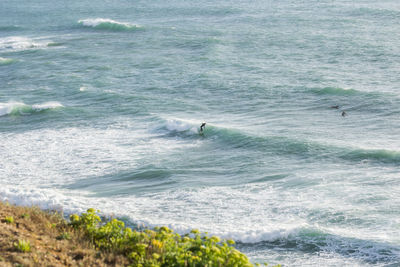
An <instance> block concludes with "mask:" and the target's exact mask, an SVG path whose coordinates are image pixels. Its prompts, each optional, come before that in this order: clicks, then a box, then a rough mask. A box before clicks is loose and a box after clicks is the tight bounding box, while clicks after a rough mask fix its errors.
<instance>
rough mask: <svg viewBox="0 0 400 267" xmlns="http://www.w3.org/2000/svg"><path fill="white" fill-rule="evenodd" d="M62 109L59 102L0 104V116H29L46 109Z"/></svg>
mask: <svg viewBox="0 0 400 267" xmlns="http://www.w3.org/2000/svg"><path fill="white" fill-rule="evenodd" d="M60 107H63V105H62V104H60V103H59V102H46V103H42V104H35V105H27V104H24V103H22V102H8V103H0V116H6V115H30V114H33V113H36V112H41V111H44V110H48V109H56V108H60Z"/></svg>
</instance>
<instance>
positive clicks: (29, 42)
mask: <svg viewBox="0 0 400 267" xmlns="http://www.w3.org/2000/svg"><path fill="white" fill-rule="evenodd" d="M52 43H53V42H51V41H50V40H46V38H29V37H24V36H10V37H4V38H0V51H7V52H8V51H23V50H30V49H40V48H45V47H48V46H49V44H52Z"/></svg>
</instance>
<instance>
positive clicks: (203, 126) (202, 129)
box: [200, 122, 206, 133]
mask: <svg viewBox="0 0 400 267" xmlns="http://www.w3.org/2000/svg"><path fill="white" fill-rule="evenodd" d="M205 127H206V123H205V122H203V123H202V124H201V125H200V133H203V131H204V128H205Z"/></svg>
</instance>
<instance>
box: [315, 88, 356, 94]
mask: <svg viewBox="0 0 400 267" xmlns="http://www.w3.org/2000/svg"><path fill="white" fill-rule="evenodd" d="M312 91H313V92H314V93H316V94H318V95H339V96H341V95H344V96H345V95H357V94H359V93H361V92H360V91H357V90H355V89H345V88H340V87H325V88H313V89H312Z"/></svg>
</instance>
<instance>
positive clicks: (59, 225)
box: [0, 202, 128, 267]
mask: <svg viewBox="0 0 400 267" xmlns="http://www.w3.org/2000/svg"><path fill="white" fill-rule="evenodd" d="M11 217H12V218H11ZM23 241H27V242H29V244H30V245H29V247H30V251H26V252H24V251H23V250H24V249H23V248H21V247H18V243H19V242H23ZM127 264H128V263H127V262H126V259H124V258H123V257H118V256H115V255H112V254H104V253H100V252H99V251H96V249H94V248H93V247H92V246H91V245H90V243H89V242H88V241H87V240H85V238H84V237H83V236H82V235H81V234H79V233H78V232H75V231H74V230H73V229H72V228H71V227H69V226H68V225H67V222H66V221H65V220H64V219H63V217H62V216H61V215H60V214H58V213H55V212H45V211H42V210H40V209H39V208H37V207H18V206H13V205H10V204H8V203H2V202H0V266H1V267H3V266H4V267H6V266H7V267H8V266H10V267H11V266H12V267H16V266H21V267H22V266H24V267H25V266H26V267H28V266H29V267H30V266H85V267H86V266H100V267H101V266H126V265H127Z"/></svg>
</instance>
